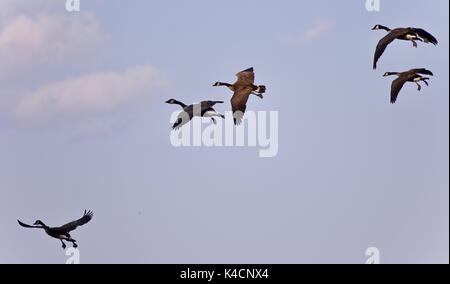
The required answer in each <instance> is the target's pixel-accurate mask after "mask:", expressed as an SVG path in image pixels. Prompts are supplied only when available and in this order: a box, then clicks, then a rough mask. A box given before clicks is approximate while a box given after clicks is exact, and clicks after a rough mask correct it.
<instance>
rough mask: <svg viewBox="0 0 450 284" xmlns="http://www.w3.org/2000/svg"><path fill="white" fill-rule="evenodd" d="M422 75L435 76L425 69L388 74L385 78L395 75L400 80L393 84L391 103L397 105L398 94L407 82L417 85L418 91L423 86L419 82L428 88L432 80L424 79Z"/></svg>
mask: <svg viewBox="0 0 450 284" xmlns="http://www.w3.org/2000/svg"><path fill="white" fill-rule="evenodd" d="M420 74H422V75H430V76H433V72H431V71H429V70H427V69H425V68H420V69H412V70H409V71H406V72H386V73H385V74H384V75H383V76H384V77H387V76H393V75H397V76H398V78H397V79H395V80H394V81H393V82H392V87H391V103H392V104H395V102H396V101H397V97H398V94H399V93H400V91H401V89H402V88H403V86H404V85H405V83H406V82H413V83H416V84H417V88H418V89H417V90H418V91H420V90H422V86H421V85H420V84H419V82H424V83H425V84H426V85H427V86H429V84H428V82H427V81H428V80H430V78H427V77H423V76H421V75H420Z"/></svg>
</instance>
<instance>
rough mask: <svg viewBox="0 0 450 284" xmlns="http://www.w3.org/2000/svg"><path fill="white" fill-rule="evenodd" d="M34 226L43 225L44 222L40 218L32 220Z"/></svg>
mask: <svg viewBox="0 0 450 284" xmlns="http://www.w3.org/2000/svg"><path fill="white" fill-rule="evenodd" d="M33 225H35V226H45V224H44V222H42V221H41V220H37V221H36V222H34V224H33Z"/></svg>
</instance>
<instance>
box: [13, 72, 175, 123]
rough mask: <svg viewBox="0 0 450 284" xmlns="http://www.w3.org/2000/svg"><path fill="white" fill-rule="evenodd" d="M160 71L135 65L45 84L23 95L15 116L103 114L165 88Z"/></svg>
mask: <svg viewBox="0 0 450 284" xmlns="http://www.w3.org/2000/svg"><path fill="white" fill-rule="evenodd" d="M166 85H167V84H166V81H165V79H164V76H163V75H162V74H161V72H160V71H158V70H157V69H155V68H153V67H151V66H135V67H130V68H128V69H126V70H125V71H124V72H123V73H116V72H105V73H94V74H91V75H86V76H81V77H79V78H73V79H68V80H64V81H60V82H56V83H51V84H48V85H45V86H43V87H41V88H39V89H38V90H36V91H34V92H31V93H30V94H28V95H26V96H24V97H23V98H22V100H21V101H20V102H19V104H18V107H17V109H16V111H15V114H16V115H17V116H18V117H20V118H36V117H37V118H48V117H53V116H58V115H67V114H69V115H70V114H79V113H86V112H88V113H89V112H93V113H98V112H103V111H109V110H114V109H116V108H118V107H120V106H122V105H124V104H128V103H130V102H133V101H138V100H139V99H140V98H143V97H146V96H152V95H154V94H155V93H156V92H159V91H161V90H162V89H164V88H165V87H166Z"/></svg>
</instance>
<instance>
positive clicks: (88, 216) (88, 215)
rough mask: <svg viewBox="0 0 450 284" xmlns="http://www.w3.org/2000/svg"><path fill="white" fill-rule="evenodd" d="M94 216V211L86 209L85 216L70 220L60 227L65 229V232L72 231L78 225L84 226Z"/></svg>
mask: <svg viewBox="0 0 450 284" xmlns="http://www.w3.org/2000/svg"><path fill="white" fill-rule="evenodd" d="M93 216H94V213H93V212H92V211H90V210H89V211H86V210H84V215H83V217H81V218H80V219H78V220H76V221H73V222H70V223H68V224H65V225H63V226H61V227H59V228H58V229H60V230H62V231H64V232H71V231H73V230H75V229H76V228H77V227H79V226H83V225H84V224H86V223H88V222H89V221H91V219H92V217H93Z"/></svg>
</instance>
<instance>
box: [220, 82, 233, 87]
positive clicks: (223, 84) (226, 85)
mask: <svg viewBox="0 0 450 284" xmlns="http://www.w3.org/2000/svg"><path fill="white" fill-rule="evenodd" d="M219 86H225V87H231V86H232V85H231V84H228V83H222V82H219Z"/></svg>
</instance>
